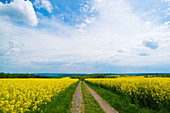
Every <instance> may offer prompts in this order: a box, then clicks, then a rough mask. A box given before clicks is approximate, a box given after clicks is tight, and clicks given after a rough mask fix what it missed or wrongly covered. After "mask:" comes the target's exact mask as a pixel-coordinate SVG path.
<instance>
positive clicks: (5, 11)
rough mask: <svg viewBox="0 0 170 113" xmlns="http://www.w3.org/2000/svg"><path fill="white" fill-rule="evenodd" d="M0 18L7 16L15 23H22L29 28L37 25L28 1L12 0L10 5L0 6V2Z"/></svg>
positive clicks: (0, 4)
mask: <svg viewBox="0 0 170 113" xmlns="http://www.w3.org/2000/svg"><path fill="white" fill-rule="evenodd" d="M0 16H3V17H4V16H7V17H9V18H10V19H11V20H15V21H23V22H25V23H26V24H29V25H31V26H36V25H37V23H38V19H37V16H36V14H35V11H34V8H33V6H32V3H31V2H30V1H24V0H14V1H13V2H11V3H10V4H2V3H1V2H0Z"/></svg>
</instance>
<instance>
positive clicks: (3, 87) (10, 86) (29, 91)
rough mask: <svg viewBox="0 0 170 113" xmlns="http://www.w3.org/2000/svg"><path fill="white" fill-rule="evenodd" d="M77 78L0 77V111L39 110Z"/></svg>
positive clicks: (10, 112)
mask: <svg viewBox="0 0 170 113" xmlns="http://www.w3.org/2000/svg"><path fill="white" fill-rule="evenodd" d="M77 81H78V80H77V79H0V112H4V113H6V112H9V113H15V112H21V113H23V112H31V111H41V112H43V111H42V110H41V108H40V105H42V104H47V103H49V102H51V99H52V98H55V96H57V95H58V94H59V93H60V92H61V91H64V90H65V89H66V88H68V87H69V86H70V85H71V84H73V83H75V82H77Z"/></svg>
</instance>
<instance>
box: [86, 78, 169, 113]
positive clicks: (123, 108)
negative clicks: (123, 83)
mask: <svg viewBox="0 0 170 113" xmlns="http://www.w3.org/2000/svg"><path fill="white" fill-rule="evenodd" d="M86 83H87V85H88V86H89V87H91V88H92V89H93V90H95V91H96V93H98V94H99V95H100V96H101V97H102V98H103V99H104V100H106V101H107V102H108V103H109V104H110V105H111V106H112V107H114V108H115V109H116V110H118V111H119V112H120V113H169V112H168V111H167V110H164V109H161V110H159V111H158V110H157V111H156V110H153V109H149V108H140V107H139V106H138V105H135V104H132V103H131V100H130V98H128V97H122V96H121V95H118V94H115V93H113V92H111V91H109V90H107V89H104V88H101V87H100V86H96V85H93V84H91V83H89V82H87V81H86Z"/></svg>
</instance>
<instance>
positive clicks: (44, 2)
mask: <svg viewBox="0 0 170 113" xmlns="http://www.w3.org/2000/svg"><path fill="white" fill-rule="evenodd" d="M34 5H35V6H36V7H37V8H39V9H40V8H44V9H46V10H47V11H48V12H49V13H51V12H52V10H53V7H52V5H51V3H50V1H49V0H35V2H34Z"/></svg>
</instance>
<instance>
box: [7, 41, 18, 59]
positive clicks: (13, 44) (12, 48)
mask: <svg viewBox="0 0 170 113" xmlns="http://www.w3.org/2000/svg"><path fill="white" fill-rule="evenodd" d="M19 46H20V44H19V42H17V41H16V40H10V41H9V48H8V52H7V55H15V56H18V54H19V52H20V51H21V49H20V47H19Z"/></svg>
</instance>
